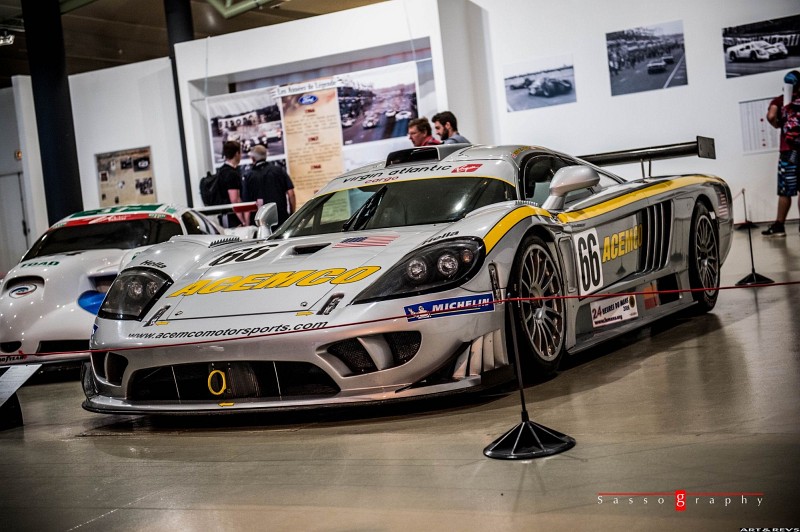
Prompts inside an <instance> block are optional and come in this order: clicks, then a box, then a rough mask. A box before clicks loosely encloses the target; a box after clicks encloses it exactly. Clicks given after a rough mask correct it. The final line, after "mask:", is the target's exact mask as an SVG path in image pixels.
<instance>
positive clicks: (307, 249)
mask: <svg viewBox="0 0 800 532" xmlns="http://www.w3.org/2000/svg"><path fill="white" fill-rule="evenodd" d="M328 246H330V244H329V243H325V244H313V245H309V246H295V247H294V249H293V250H292V252H293V253H294V254H295V255H313V254H314V253H316V252H317V251H319V250H321V249H325V248H326V247H328Z"/></svg>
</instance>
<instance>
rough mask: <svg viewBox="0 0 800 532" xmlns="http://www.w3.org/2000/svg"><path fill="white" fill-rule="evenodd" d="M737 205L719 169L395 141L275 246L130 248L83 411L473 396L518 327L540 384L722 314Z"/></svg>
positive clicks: (327, 190)
mask: <svg viewBox="0 0 800 532" xmlns="http://www.w3.org/2000/svg"><path fill="white" fill-rule="evenodd" d="M712 142H713V141H712ZM698 146H699V140H698ZM701 151H702V150H700V149H699V148H698V149H697V151H696V153H701ZM632 153H633V152H632ZM682 153H683V154H685V153H686V151H685V150H684V151H683V152H682ZM634 155H635V157H636V160H639V158H642V157H644V158H648V157H652V158H658V157H668V156H675V153H670V150H669V149H665V147H663V146H662V147H658V149H652V150H649V151H648V150H636V151H635V153H634ZM589 160H595V161H598V164H605V163H601V158H599V157H598V156H592V157H589ZM609 164H610V163H609ZM730 205H731V194H730V190H729V187H728V186H727V185H726V183H725V182H724V181H723V180H722V179H720V178H718V177H714V176H710V175H702V174H695V175H676V176H663V177H647V178H636V179H631V180H625V179H623V178H621V177H618V176H617V175H615V174H613V173H611V172H609V171H607V170H605V169H603V168H601V167H598V166H595V165H593V164H591V163H590V162H587V160H584V159H581V158H576V157H573V156H570V155H567V154H564V153H559V152H556V151H553V150H549V149H546V148H543V147H537V146H480V145H475V146H470V147H464V146H463V145H440V146H433V147H424V148H412V149H406V150H400V151H397V152H393V153H391V154H389V155H388V157H387V159H386V160H385V161H382V162H379V163H374V164H371V165H368V166H366V167H362V168H359V169H357V170H353V171H351V172H348V173H345V174H344V175H341V176H339V177H337V178H335V179H333V180H332V181H331V182H330V183H329V184H328V185H327V186H325V187H324V188H323V189H321V190H320V191H319V192H318V193H317V194H316V195H315V196H314V197H313V198H312V199H311V200H310V201H308V202H307V203H306V204H305V205H303V206H302V207H301V208H300V209H299V210H298V211H297V212H296V213H295V214H293V215H292V217H290V218H289V220H287V221H286V222H285V223H284V224H283V225H282V226H281V227H280V228H279V229H278V230H277V232H276V233H274V234H272V235H271V236H269V237H268V238H264V239H256V240H250V241H245V242H228V243H220V242H219V241H218V239H217V238H216V237H214V236H203V235H190V236H185V237H176V238H173V239H172V240H170V241H169V242H167V243H164V244H159V245H157V246H154V247H151V248H150V249H148V250H146V251H144V252H142V253H140V254H138V255H137V256H136V257H134V258H133V260H132V261H131V262H129V263H128V264H127V266H126V267H125V268H124V270H123V271H122V272H121V273H120V274H119V276H118V277H117V278H116V279H115V280H114V282H113V284H112V286H111V288H110V290H109V291H108V294H107V295H106V297H105V300H104V301H103V303H102V306H101V308H100V310H99V312H98V316H97V320H96V323H95V331H94V334H93V335H92V338H91V347H92V349H93V351H92V354H91V360H90V362H87V363H86V364H85V365H84V367H83V370H82V376H81V382H82V386H83V390H84V393H85V395H86V400H85V402H84V403H83V406H84V408H86V409H87V410H90V411H94V412H100V413H144V414H187V413H224V412H242V411H258V410H281V409H290V410H291V409H306V408H319V407H322V406H341V405H348V404H369V403H377V402H387V401H397V400H406V399H411V398H420V397H431V396H439V395H445V394H455V393H463V392H467V391H477V390H481V389H485V388H487V387H491V386H495V385H497V384H498V383H501V382H505V381H507V380H509V379H512V378H513V374H514V368H513V366H512V365H511V363H510V360H511V359H512V357H509V353H511V352H513V349H514V348H515V346H513V345H510V342H511V338H512V337H513V336H514V335H516V337H517V339H518V340H517V341H518V344H517V345H516V348H518V349H519V352H520V355H521V358H522V360H523V362H522V365H523V369H524V370H525V371H528V372H530V373H531V374H532V375H535V376H538V377H543V376H546V375H550V374H552V373H553V372H554V371H555V370H556V369H557V367H558V365H559V363H560V362H561V360H562V359H563V358H564V357H565V356H566V355H571V354H574V353H577V352H580V351H582V350H585V349H587V348H590V347H592V346H595V345H597V344H598V343H600V342H603V341H605V340H608V339H611V338H614V337H616V336H618V335H620V334H623V333H625V332H628V331H631V330H633V329H636V328H639V327H642V326H643V325H645V324H649V323H651V322H653V321H654V320H657V319H659V318H662V317H664V316H666V315H669V314H671V313H674V312H677V311H679V310H683V309H687V311H688V310H694V311H696V312H698V313H702V312H706V311H708V310H710V309H711V308H713V307H714V305H715V303H716V300H717V294H718V288H719V281H720V268H721V266H722V263H723V261H724V260H725V258H726V256H727V254H728V251H729V248H730V245H731V232H732V212H731V208H730ZM689 289H694V291H691V292H690V291H688V290H689ZM681 290H687V291H686V292H683V293H682V292H681ZM510 305H515V311H514V315H516V316H517V317H518V319H517V320H515V321H514V322H511V321H510V320H509V306H510ZM512 329H513V331H514V334H513V335H512V334H511V332H512Z"/></svg>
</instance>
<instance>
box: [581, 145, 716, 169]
mask: <svg viewBox="0 0 800 532" xmlns="http://www.w3.org/2000/svg"><path fill="white" fill-rule="evenodd" d="M694 156H697V157H701V158H703V159H716V158H717V152H716V148H715V147H714V139H712V138H709V137H697V140H695V141H693V142H683V143H680V144H666V145H664V146H653V147H650V148H636V149H632V150H621V151H611V152H606V153H595V154H592V155H583V156H580V157H579V158H580V159H583V160H584V161H586V162H588V163H591V164H594V165H596V166H613V165H615V164H629V163H637V162H638V163H639V164H641V166H642V177H647V176H650V174H651V172H652V169H653V161H654V160H657V159H674V158H676V157H694ZM645 162H647V165H648V168H647V173H646V174H645V168H644V163H645Z"/></svg>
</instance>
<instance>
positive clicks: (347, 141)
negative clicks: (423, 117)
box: [337, 62, 417, 146]
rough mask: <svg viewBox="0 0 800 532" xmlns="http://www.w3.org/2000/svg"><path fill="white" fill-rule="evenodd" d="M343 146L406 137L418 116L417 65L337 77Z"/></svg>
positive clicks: (376, 69) (407, 64)
mask: <svg viewBox="0 0 800 532" xmlns="http://www.w3.org/2000/svg"><path fill="white" fill-rule="evenodd" d="M337 94H338V99H339V114H340V115H341V122H342V143H343V144H344V145H345V146H349V145H353V144H359V143H362V142H372V141H376V140H384V139H391V138H397V137H405V136H406V135H408V122H409V121H410V120H411V119H412V118H416V117H417V65H416V64H415V63H414V62H405V63H400V64H397V65H389V66H384V67H380V68H373V69H370V70H364V71H360V72H353V73H350V74H348V75H346V76H340V85H339V87H338V88H337Z"/></svg>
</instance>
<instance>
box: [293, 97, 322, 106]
mask: <svg viewBox="0 0 800 532" xmlns="http://www.w3.org/2000/svg"><path fill="white" fill-rule="evenodd" d="M318 99H319V98H317V97H316V96H315V95H314V94H304V95H302V96H300V97H299V98H298V99H297V103H299V104H300V105H311V104H314V103H317V100H318Z"/></svg>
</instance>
